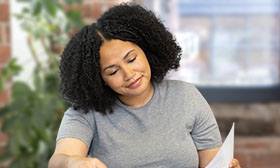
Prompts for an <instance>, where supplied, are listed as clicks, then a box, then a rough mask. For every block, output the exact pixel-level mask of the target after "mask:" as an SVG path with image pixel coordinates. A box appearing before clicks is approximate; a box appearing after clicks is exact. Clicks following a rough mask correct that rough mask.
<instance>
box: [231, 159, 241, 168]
mask: <svg viewBox="0 0 280 168" xmlns="http://www.w3.org/2000/svg"><path fill="white" fill-rule="evenodd" d="M229 168H241V167H240V165H239V161H238V160H237V159H234V158H233V159H232V161H231V162H230V164H229Z"/></svg>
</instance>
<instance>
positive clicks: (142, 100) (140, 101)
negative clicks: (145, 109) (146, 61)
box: [119, 83, 155, 107]
mask: <svg viewBox="0 0 280 168" xmlns="http://www.w3.org/2000/svg"><path fill="white" fill-rule="evenodd" d="M154 90H155V89H154V86H153V84H152V83H150V84H149V85H148V88H147V89H146V90H145V92H144V93H142V94H141V95H138V96H125V97H124V96H119V99H120V101H121V102H122V103H123V104H125V105H127V106H129V107H141V106H144V105H145V104H147V103H148V102H149V101H150V100H151V98H152V97H153V95H154Z"/></svg>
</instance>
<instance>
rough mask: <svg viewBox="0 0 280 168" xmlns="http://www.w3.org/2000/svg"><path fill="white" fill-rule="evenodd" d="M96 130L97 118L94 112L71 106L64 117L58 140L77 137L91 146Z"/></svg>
mask: <svg viewBox="0 0 280 168" xmlns="http://www.w3.org/2000/svg"><path fill="white" fill-rule="evenodd" d="M94 132H95V120H94V116H93V114H92V112H88V113H87V114H85V113H82V112H79V111H77V110H74V109H73V108H69V109H68V110H67V111H66V112H65V113H64V116H63V118H62V121H61V124H60V127H59V129H58V134H57V138H56V141H58V140H60V139H62V138H76V139H79V140H81V141H83V142H84V143H85V144H86V145H87V146H88V147H90V144H91V141H92V139H93V137H94Z"/></svg>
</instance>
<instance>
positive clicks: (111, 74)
mask: <svg viewBox="0 0 280 168" xmlns="http://www.w3.org/2000/svg"><path fill="white" fill-rule="evenodd" d="M117 72H118V70H115V71H114V72H112V73H110V74H109V75H110V76H113V75H115V74H116V73H117Z"/></svg>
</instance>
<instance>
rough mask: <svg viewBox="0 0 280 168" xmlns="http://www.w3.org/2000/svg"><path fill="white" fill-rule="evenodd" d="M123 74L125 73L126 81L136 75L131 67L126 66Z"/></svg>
mask: <svg viewBox="0 0 280 168" xmlns="http://www.w3.org/2000/svg"><path fill="white" fill-rule="evenodd" d="M123 72H124V80H126V81H128V80H130V79H132V78H133V77H134V76H135V74H136V73H135V71H134V70H133V69H132V68H131V67H129V66H125V67H124V68H123Z"/></svg>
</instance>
